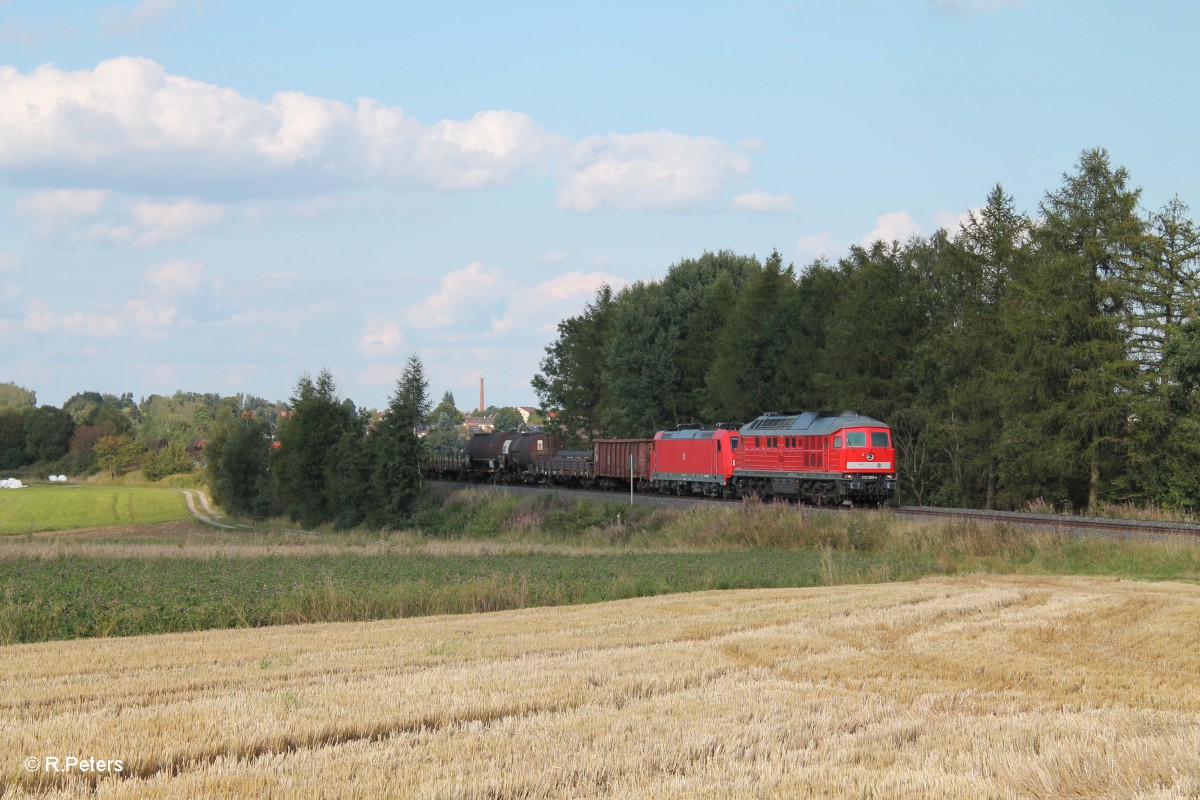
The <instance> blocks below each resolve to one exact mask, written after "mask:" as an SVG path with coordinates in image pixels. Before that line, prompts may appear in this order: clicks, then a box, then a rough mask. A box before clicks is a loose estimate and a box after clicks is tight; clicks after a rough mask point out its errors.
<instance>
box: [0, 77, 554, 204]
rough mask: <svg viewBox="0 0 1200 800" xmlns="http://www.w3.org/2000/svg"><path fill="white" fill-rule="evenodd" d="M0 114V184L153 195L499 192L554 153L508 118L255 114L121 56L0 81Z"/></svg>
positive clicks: (528, 124)
mask: <svg viewBox="0 0 1200 800" xmlns="http://www.w3.org/2000/svg"><path fill="white" fill-rule="evenodd" d="M0 107H4V108H6V109H8V111H9V113H8V115H7V119H6V120H5V122H6V124H5V126H4V127H3V128H0V170H5V171H9V172H15V173H23V174H36V175H38V176H47V175H54V174H70V175H73V176H76V179H77V180H81V179H85V178H86V179H88V181H89V182H92V183H97V182H98V183H111V184H115V185H125V186H132V187H136V188H140V189H141V190H142V191H143V192H147V193H152V194H191V193H194V191H198V190H200V189H203V188H206V187H209V186H211V185H214V184H219V185H222V186H223V187H224V188H226V189H228V190H236V189H238V188H240V190H241V191H242V193H243V194H245V195H247V196H249V195H253V194H271V193H272V192H276V193H278V192H282V191H286V192H288V193H294V192H295V190H297V189H299V188H308V189H310V190H317V191H313V192H312V193H314V194H319V193H322V192H320V189H321V187H326V188H329V187H332V188H342V187H346V186H354V185H361V184H363V183H368V182H374V181H382V182H385V183H391V184H397V185H402V186H424V187H434V188H440V189H451V188H464V187H475V186H482V185H488V184H502V183H506V182H507V181H509V180H511V178H512V176H513V175H514V174H515V173H516V172H517V171H519V170H520V169H523V168H526V167H531V166H534V165H537V164H538V163H539V162H540V161H541V160H542V159H543V158H544V157H545V156H546V154H547V151H548V150H551V149H554V148H561V146H562V144H563V141H562V140H561V138H560V137H556V136H552V135H550V134H547V133H546V132H545V131H544V130H543V129H542V128H541V127H539V126H538V125H536V124H535V123H534V122H533V121H532V120H531V119H530V118H529V117H528V116H527V115H525V114H520V113H517V112H513V111H482V112H480V113H478V114H476V115H475V116H473V117H471V118H470V119H467V120H442V121H441V122H438V123H435V124H433V125H430V126H425V125H422V124H420V123H419V122H417V121H416V120H414V119H412V118H411V117H409V116H407V115H406V114H405V113H404V111H403V109H400V108H396V107H388V106H383V105H382V104H380V103H378V102H376V101H373V100H369V99H363V100H360V101H359V102H358V104H357V106H356V107H352V106H350V105H348V104H346V103H342V102H339V101H334V100H327V99H325V98H321V97H314V96H311V95H306V94H303V93H300V92H278V93H276V94H275V95H274V97H272V98H271V100H270V102H261V101H259V100H256V99H254V98H252V97H247V96H246V95H243V94H241V93H239V92H237V91H235V90H233V89H228V88H224V87H220V86H215V85H213V84H209V83H204V82H201V81H197V80H193V79H191V78H186V77H183V76H179V75H172V74H170V73H168V72H167V71H166V70H165V69H163V67H161V66H160V65H158V64H157V63H155V62H153V61H150V60H148V59H144V58H133V57H128V56H123V57H120V58H114V59H111V60H109V61H104V62H101V63H100V64H99V65H97V66H96V68H95V69H93V70H82V71H75V72H67V71H63V70H60V69H58V68H57V67H54V66H53V65H45V66H42V67H39V68H37V69H35V70H33V71H32V72H29V73H22V72H19V71H18V70H16V69H15V68H14V67H11V66H9V67H0Z"/></svg>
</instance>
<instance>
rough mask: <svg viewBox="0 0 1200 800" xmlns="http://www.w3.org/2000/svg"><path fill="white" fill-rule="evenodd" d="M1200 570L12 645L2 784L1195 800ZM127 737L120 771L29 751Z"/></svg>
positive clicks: (86, 754) (401, 793) (41, 789)
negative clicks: (1171, 577) (1196, 582)
mask: <svg viewBox="0 0 1200 800" xmlns="http://www.w3.org/2000/svg"><path fill="white" fill-rule="evenodd" d="M1197 620H1200V587H1196V586H1193V585H1183V584H1152V583H1134V582H1124V581H1117V580H1111V579H1094V578H1090V579H1085V578H994V577H986V578H984V577H979V578H959V579H927V580H923V581H919V582H916V583H908V584H888V585H873V586H842V587H835V588H821V589H781V590H757V591H730V592H709V593H702V594H689V595H670V596H664V597H656V598H648V599H638V600H628V601H621V602H615V603H605V604H598V605H592V606H580V607H567V608H556V609H527V610H522V611H509V612H502V613H495V614H482V615H472V616H460V617H429V618H421V619H408V620H398V621H383V622H371V623H338V624H322V625H309V626H288V627H277V628H271V629H261V630H235V631H220V632H206V633H195V634H176V635H169V636H157V637H139V638H132V639H104V640H88V641H72V642H55V643H46V644H33V645H14V646H9V647H4V648H0V674H3V675H5V676H6V680H5V681H4V682H3V684H0V720H2V721H0V754H3V756H2V757H3V758H4V763H0V779H2V780H3V784H0V785H7V786H8V789H7V790H6V791H5V793H4V796H5V797H14V798H16V797H27V796H43V797H97V798H126V797H128V798H165V797H172V798H174V797H178V798H192V797H266V796H271V797H297V798H310V797H329V798H334V797H346V798H351V797H353V798H360V797H379V798H385V797H430V798H432V797H460V798H475V797H478V798H509V797H513V798H515V797H522V798H542V797H546V798H549V797H572V798H586V797H621V798H626V797H632V798H641V797H646V798H649V797H713V798H718V797H719V798H728V797H779V798H785V797H786V798H793V797H803V796H823V797H855V798H858V797H913V798H933V797H945V798H963V797H970V798H984V797H997V798H1008V797H1012V798H1019V797H1036V798H1057V797H1067V796H1069V797H1139V798H1150V797H1194V796H1197V795H1200V622H1197ZM68 756H75V757H77V758H84V759H86V758H95V759H120V760H121V761H122V762H123V763H122V766H123V771H122V772H121V773H120V774H119V775H109V776H101V777H97V775H96V774H94V773H93V774H82V773H79V772H74V773H72V774H65V773H57V774H55V773H47V772H46V771H45V769H44V767H43V768H42V769H40V770H38V771H32V772H27V771H26V770H25V769H24V766H23V759H25V758H26V757H37V758H39V759H42V760H43V764H44V760H45V759H46V758H47V757H59V758H60V759H65V758H66V757H68Z"/></svg>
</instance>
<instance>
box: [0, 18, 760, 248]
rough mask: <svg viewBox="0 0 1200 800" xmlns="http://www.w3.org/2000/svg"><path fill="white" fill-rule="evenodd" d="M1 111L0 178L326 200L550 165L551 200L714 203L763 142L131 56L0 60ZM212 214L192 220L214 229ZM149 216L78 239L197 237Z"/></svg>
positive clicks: (447, 186)
mask: <svg viewBox="0 0 1200 800" xmlns="http://www.w3.org/2000/svg"><path fill="white" fill-rule="evenodd" d="M181 7H183V6H182V4H178V3H172V2H167V0H161V2H147V3H143V4H141V5H139V6H137V7H136V8H135V9H133V10H131V11H129V12H128V13H129V16H130V19H132V18H133V16H135V15H136V14H141V15H142V17H143V18H145V19H147V20H149V19H152V18H154V17H155V16H156V15H159V16H161V14H163V13H165V12H166V11H167V10H170V9H176V8H181ZM0 107H2V108H4V109H6V118H5V124H4V126H3V127H0V174H8V175H10V176H13V177H16V178H19V179H20V180H22V181H24V182H30V181H36V182H40V183H42V184H43V185H47V186H52V185H55V184H58V185H62V184H63V183H65V182H66V181H70V182H72V183H74V184H76V185H93V186H96V185H98V186H112V187H113V188H114V189H118V190H120V191H122V192H127V193H133V194H141V195H144V196H155V197H163V196H169V197H189V196H202V195H204V193H206V192H211V191H212V190H213V187H215V186H219V187H221V191H222V192H224V193H225V198H226V199H251V198H261V197H273V196H288V197H290V198H297V199H303V198H306V197H309V198H322V197H326V196H328V195H330V194H331V193H335V192H337V191H339V190H343V189H347V188H355V187H362V186H367V185H384V186H391V187H396V188H403V189H411V188H426V189H429V188H432V189H439V190H463V189H473V188H478V187H483V186H498V185H506V184H508V183H511V182H512V181H514V180H515V179H516V178H517V177H518V176H519V175H521V174H523V173H527V172H545V173H547V174H555V175H557V176H558V178H559V180H560V186H559V192H558V202H559V205H560V206H561V207H562V208H566V209H570V210H573V211H594V210H597V209H601V208H613V209H618V210H630V211H642V210H650V211H659V210H674V209H682V208H689V207H695V206H698V205H703V204H705V203H711V202H712V201H714V200H715V199H716V198H717V197H718V196H719V195H720V194H721V193H722V192H723V191H725V190H726V188H727V186H728V185H729V184H730V183H731V182H732V181H734V180H735V179H738V178H741V177H742V176H745V175H747V174H748V173H749V172H750V161H749V159H748V158H746V157H745V156H744V155H742V152H747V151H749V150H753V149H758V148H761V142H758V141H757V140H750V141H748V142H744V143H742V146H741V148H740V149H741V152H739V151H738V150H735V148H733V147H731V146H730V145H729V144H727V143H725V142H723V141H720V140H718V139H713V138H707V137H695V136H685V135H681V134H677V133H672V132H669V131H657V132H648V133H634V134H629V135H621V134H616V133H612V134H609V135H607V136H591V137H587V138H585V139H583V140H582V141H579V142H576V143H572V142H571V141H570V140H568V139H567V138H565V137H563V136H560V135H557V134H553V133H550V132H548V131H546V130H545V129H544V128H543V127H541V126H540V125H539V124H537V123H536V122H535V121H534V120H533V119H532V118H530V117H529V116H528V115H527V114H523V113H520V112H517V111H510V110H485V111H480V112H478V113H476V114H474V115H473V116H471V117H470V118H468V119H459V120H454V119H445V120H440V121H437V122H433V123H431V124H424V123H422V122H420V121H418V120H416V119H414V118H413V117H411V116H409V115H408V114H406V113H405V111H404V109H402V108H400V107H397V106H387V105H384V104H382V103H380V102H378V101H376V100H372V99H369V98H361V99H359V100H358V101H357V102H356V103H354V104H348V103H344V102H341V101H338V100H331V99H327V98H322V97H317V96H313V95H308V94H304V93H302V92H294V91H286V92H277V93H276V94H274V95H273V96H272V97H271V98H270V99H269V100H267V101H263V100H259V99H257V98H254V97H250V96H247V95H244V94H242V93H240V92H238V91H236V90H234V89H231V88H227V87H222V86H217V85H214V84H210V83H205V82H203V81H198V80H195V79H192V78H188V77H185V76H181V75H174V74H171V73H169V72H167V71H166V70H165V69H164V68H163V67H162V66H161V65H159V64H157V63H155V62H154V61H151V60H149V59H145V58H135V57H130V56H122V57H119V58H114V59H111V60H108V61H103V62H101V63H100V64H98V65H97V66H96V67H95V68H94V69H91V70H78V71H65V70H61V69H59V68H57V67H55V66H53V65H50V64H47V65H44V66H41V67H38V68H37V69H34V70H32V71H30V72H27V73H26V72H20V71H19V70H17V69H16V68H15V67H12V66H6V67H0ZM184 202H187V203H197V202H198V201H184ZM174 205H177V206H178V205H179V204H178V203H176V204H174ZM326 207H327V206H325V205H324V204H322V203H319V202H318V203H317V204H316V205H314V206H304V205H300V206H299V207H298V208H297V211H298V213H320V212H321V211H323V210H325V209H326ZM190 210H191V211H192V212H193V213H197V212H198V211H199V209H198V208H195V207H193V208H191V209H190ZM209 211H210V212H211V215H210V216H207V217H203V218H202V219H201V220H200V221H201V222H205V223H206V224H215V222H216V221H219V220H215V219H214V216H215V214H216V212H215V211H213V210H212V209H209ZM129 227H133V228H137V229H139V230H138V231H135V232H132V233H131V232H130V231H128V230H127V229H128V228H129ZM146 227H147V225H146V224H144V223H139V222H138V221H137V220H136V219H135V220H128V221H127V220H122V221H120V224H119V225H112V224H110V225H103V226H100V227H98V228H97V229H95V230H93V231H91V233H90V234H89V235H90V236H91V238H92V239H93V240H96V241H110V242H118V243H119V242H122V241H124V240H126V239H128V237H130V236H132V237H133V238H132V241H133V242H137V243H142V244H150V243H154V242H157V241H167V240H171V241H175V240H178V238H179V237H187V236H190V235H193V233H194V232H195V226H194V225H192V226H189V225H182V224H181V225H179V226H177V227H175V228H171V227H169V226H162V225H159V226H157V227H154V229H153V230H154V231H156V233H147V232H146V231H145V230H142V229H143V228H146ZM172 237H174V238H172Z"/></svg>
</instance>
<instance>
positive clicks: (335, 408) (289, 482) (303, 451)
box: [271, 369, 355, 528]
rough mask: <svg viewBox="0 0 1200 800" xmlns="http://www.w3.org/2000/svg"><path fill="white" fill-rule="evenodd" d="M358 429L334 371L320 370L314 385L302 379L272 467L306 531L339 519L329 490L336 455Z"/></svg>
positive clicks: (292, 512)
mask: <svg viewBox="0 0 1200 800" xmlns="http://www.w3.org/2000/svg"><path fill="white" fill-rule="evenodd" d="M354 424H355V414H354V412H353V405H351V408H350V409H349V410H348V409H347V408H346V407H345V406H344V405H343V404H342V402H341V401H340V400H339V399H338V396H337V386H336V385H335V384H334V380H333V375H332V374H331V373H330V372H329V370H327V369H323V370H321V372H320V373H319V374H318V375H317V379H316V381H315V382H314V381H313V380H312V379H311V378H310V377H309V376H308V375H303V376H301V378H300V380H299V381H297V383H296V394H295V395H294V396H293V397H292V411H291V413H290V414H289V415H288V417H287V419H286V420H285V421H284V422H283V423H282V424H281V425H280V427H279V443H280V447H279V449H278V450H277V451H276V452H275V457H274V461H273V463H272V465H271V467H272V471H273V473H274V475H275V480H276V486H277V491H278V496H279V500H280V502H281V503H282V504H283V507H284V509H285V510H286V511H287V514H288V515H289V516H290V517H291V518H292V519H293V520H296V521H298V522H299V523H300V524H301V525H303V526H304V527H306V528H311V527H314V526H316V525H320V524H321V523H324V522H329V521H331V520H333V519H334V517H335V515H336V507H337V504H336V500H335V498H334V497H333V495H332V493H331V491H330V477H331V471H332V467H333V461H332V459H331V454H332V453H334V452H335V451H336V448H337V446H338V442H339V441H340V440H341V438H342V436H343V434H345V433H346V431H347V430H350V429H351V428H352V427H353V426H354Z"/></svg>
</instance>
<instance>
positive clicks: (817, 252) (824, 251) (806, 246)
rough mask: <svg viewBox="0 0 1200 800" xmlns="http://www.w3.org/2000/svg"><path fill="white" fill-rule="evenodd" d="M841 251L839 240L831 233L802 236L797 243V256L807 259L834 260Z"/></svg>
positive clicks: (824, 232) (822, 232)
mask: <svg viewBox="0 0 1200 800" xmlns="http://www.w3.org/2000/svg"><path fill="white" fill-rule="evenodd" d="M839 249H840V248H839V246H838V243H837V240H836V239H834V238H833V234H832V233H830V232H829V231H821V232H820V233H817V234H813V235H811V236H801V237H800V241H799V242H797V243H796V255H797V256H799V257H801V258H805V259H816V258H833V257H834V256H836V255H837V254H838V250H839Z"/></svg>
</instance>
